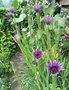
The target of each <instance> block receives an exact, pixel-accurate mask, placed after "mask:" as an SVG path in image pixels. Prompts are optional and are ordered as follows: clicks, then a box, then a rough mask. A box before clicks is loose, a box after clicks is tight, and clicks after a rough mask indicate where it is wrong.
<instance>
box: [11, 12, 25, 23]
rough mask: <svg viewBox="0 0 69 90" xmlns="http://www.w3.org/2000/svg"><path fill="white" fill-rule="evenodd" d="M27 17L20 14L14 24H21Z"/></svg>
mask: <svg viewBox="0 0 69 90" xmlns="http://www.w3.org/2000/svg"><path fill="white" fill-rule="evenodd" d="M25 17H26V15H25V14H20V16H19V18H14V19H13V22H14V23H19V22H21V21H23V20H24V18H25Z"/></svg>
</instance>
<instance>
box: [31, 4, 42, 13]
mask: <svg viewBox="0 0 69 90" xmlns="http://www.w3.org/2000/svg"><path fill="white" fill-rule="evenodd" d="M33 9H34V10H35V11H36V12H38V11H40V9H41V6H40V4H39V3H36V4H34V6H33Z"/></svg>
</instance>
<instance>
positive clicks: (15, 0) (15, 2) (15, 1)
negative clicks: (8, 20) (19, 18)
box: [12, 0, 19, 8]
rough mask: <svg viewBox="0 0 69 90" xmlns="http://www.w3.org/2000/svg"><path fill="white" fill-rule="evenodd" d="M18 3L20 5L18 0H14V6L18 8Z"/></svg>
mask: <svg viewBox="0 0 69 90" xmlns="http://www.w3.org/2000/svg"><path fill="white" fill-rule="evenodd" d="M18 5H19V3H18V0H13V3H12V6H13V7H14V8H18Z"/></svg>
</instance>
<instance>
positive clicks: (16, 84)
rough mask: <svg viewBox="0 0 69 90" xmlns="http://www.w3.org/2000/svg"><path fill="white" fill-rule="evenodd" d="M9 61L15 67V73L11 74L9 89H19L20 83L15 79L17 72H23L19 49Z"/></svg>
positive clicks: (19, 73)
mask: <svg viewBox="0 0 69 90" xmlns="http://www.w3.org/2000/svg"><path fill="white" fill-rule="evenodd" d="M11 61H12V62H13V65H14V67H15V68H16V73H15V74H12V76H11V82H12V85H11V87H10V90H20V89H19V88H20V85H19V82H18V80H17V74H18V75H21V74H22V73H23V66H24V64H23V57H22V54H21V52H20V51H17V52H16V53H15V55H14V56H13V57H12V58H11Z"/></svg>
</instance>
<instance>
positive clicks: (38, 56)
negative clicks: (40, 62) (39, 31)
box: [33, 49, 42, 59]
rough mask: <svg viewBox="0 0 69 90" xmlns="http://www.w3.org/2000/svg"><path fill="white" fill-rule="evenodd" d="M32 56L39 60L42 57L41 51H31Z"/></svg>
mask: <svg viewBox="0 0 69 90" xmlns="http://www.w3.org/2000/svg"><path fill="white" fill-rule="evenodd" d="M33 55H34V56H35V57H36V58H37V59H39V58H40V57H41V56H42V51H41V50H38V49H36V50H34V51H33Z"/></svg>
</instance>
